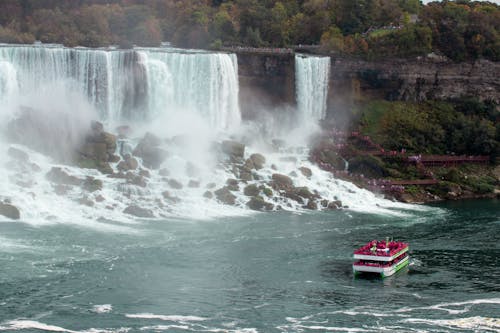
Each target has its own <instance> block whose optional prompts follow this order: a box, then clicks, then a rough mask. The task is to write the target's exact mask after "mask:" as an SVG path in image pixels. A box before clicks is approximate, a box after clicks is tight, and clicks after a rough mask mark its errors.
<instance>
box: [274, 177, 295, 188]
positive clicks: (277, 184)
mask: <svg viewBox="0 0 500 333" xmlns="http://www.w3.org/2000/svg"><path fill="white" fill-rule="evenodd" d="M271 186H272V188H273V189H275V190H278V191H280V190H283V191H287V190H290V189H293V180H292V178H290V177H288V176H285V175H282V174H279V173H275V174H273V175H272V181H271Z"/></svg>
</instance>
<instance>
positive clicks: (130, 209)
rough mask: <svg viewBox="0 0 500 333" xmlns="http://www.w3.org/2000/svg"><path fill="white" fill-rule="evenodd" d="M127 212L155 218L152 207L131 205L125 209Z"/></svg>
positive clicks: (137, 215)
mask: <svg viewBox="0 0 500 333" xmlns="http://www.w3.org/2000/svg"><path fill="white" fill-rule="evenodd" d="M123 212H124V213H125V214H129V215H133V216H136V217H142V218H153V217H154V214H153V212H152V211H151V210H150V209H146V208H142V207H139V206H137V205H130V206H128V207H127V208H125V210H124V211H123Z"/></svg>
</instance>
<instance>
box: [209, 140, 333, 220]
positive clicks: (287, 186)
mask: <svg viewBox="0 0 500 333" xmlns="http://www.w3.org/2000/svg"><path fill="white" fill-rule="evenodd" d="M221 151H222V153H223V154H225V159H224V162H225V163H226V165H227V166H229V169H230V170H232V172H233V174H234V175H235V177H236V178H235V179H228V180H227V182H226V185H225V186H223V187H221V188H219V189H217V190H216V191H214V193H213V194H212V192H210V191H207V192H206V193H205V197H207V198H212V197H213V196H215V198H216V199H217V200H218V201H220V202H221V203H224V204H227V205H236V204H237V197H236V195H235V194H236V192H240V187H241V186H242V187H243V194H244V195H245V196H246V197H248V198H249V200H248V201H247V202H246V203H245V204H246V206H247V207H249V208H250V209H253V210H264V211H270V210H279V209H281V208H282V207H281V205H279V204H278V202H279V201H280V200H279V198H287V199H290V200H293V201H295V202H297V203H298V204H299V205H301V206H302V207H303V208H305V209H310V210H317V209H319V208H320V207H321V208H323V209H339V208H342V203H341V202H340V201H338V200H336V201H328V200H326V199H323V198H321V196H320V195H319V194H318V193H317V192H311V190H310V189H309V188H307V187H296V186H295V185H294V182H293V180H292V178H291V177H289V176H287V175H283V174H280V173H274V174H273V175H272V177H271V180H270V181H264V180H262V179H260V177H259V175H258V174H257V173H256V172H255V171H257V170H260V169H262V168H263V167H264V166H265V164H266V158H265V157H264V156H263V155H262V154H252V155H250V157H249V158H247V159H246V160H245V158H244V156H245V145H244V144H242V143H239V142H236V141H223V142H222V144H221ZM298 171H299V172H300V173H302V174H303V175H304V176H305V177H308V178H310V177H311V176H312V171H311V169H309V168H306V167H300V168H299V169H298ZM295 174H296V173H295ZM240 185H241V186H240Z"/></svg>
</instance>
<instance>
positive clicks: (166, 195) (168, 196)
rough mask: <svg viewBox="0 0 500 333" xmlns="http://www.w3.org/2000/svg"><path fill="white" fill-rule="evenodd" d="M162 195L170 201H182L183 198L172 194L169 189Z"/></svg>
mask: <svg viewBox="0 0 500 333" xmlns="http://www.w3.org/2000/svg"><path fill="white" fill-rule="evenodd" d="M161 195H162V196H163V198H165V200H167V201H168V202H170V203H178V202H180V201H181V199H179V198H177V197H175V196H173V195H172V194H170V192H169V191H164V192H163V193H162V194H161Z"/></svg>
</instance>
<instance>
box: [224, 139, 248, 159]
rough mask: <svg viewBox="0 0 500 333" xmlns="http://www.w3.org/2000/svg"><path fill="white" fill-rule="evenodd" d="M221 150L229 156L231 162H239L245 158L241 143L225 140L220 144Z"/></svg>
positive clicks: (243, 146) (243, 147)
mask: <svg viewBox="0 0 500 333" xmlns="http://www.w3.org/2000/svg"><path fill="white" fill-rule="evenodd" d="M221 148H222V151H223V152H224V153H225V154H227V155H228V156H229V158H230V160H231V162H241V161H242V160H243V157H244V156H245V145H244V144H242V143H239V142H236V141H231V140H226V141H223V142H222V146H221Z"/></svg>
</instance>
